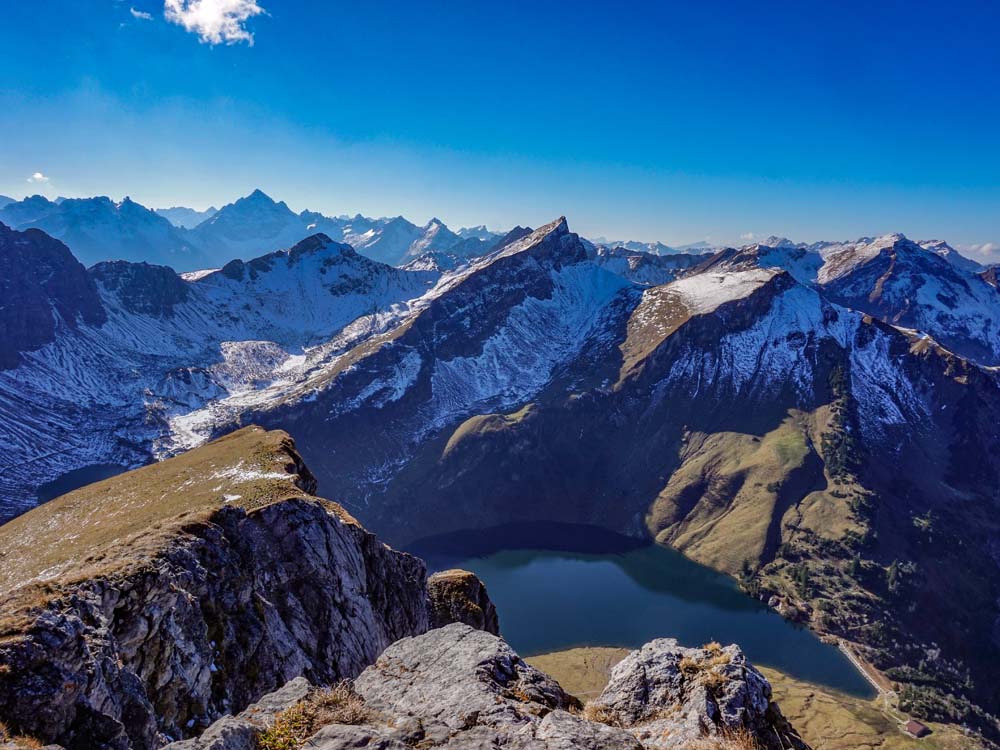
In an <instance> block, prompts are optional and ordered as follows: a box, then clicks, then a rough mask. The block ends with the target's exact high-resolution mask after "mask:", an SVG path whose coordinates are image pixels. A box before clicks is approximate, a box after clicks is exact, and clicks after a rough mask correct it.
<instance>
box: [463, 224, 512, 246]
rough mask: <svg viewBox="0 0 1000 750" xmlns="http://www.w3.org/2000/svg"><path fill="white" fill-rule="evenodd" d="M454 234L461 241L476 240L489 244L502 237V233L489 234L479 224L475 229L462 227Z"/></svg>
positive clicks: (488, 231)
mask: <svg viewBox="0 0 1000 750" xmlns="http://www.w3.org/2000/svg"><path fill="white" fill-rule="evenodd" d="M455 234H457V235H458V236H459V237H460V238H461V239H463V240H468V239H476V240H482V241H483V242H487V243H489V244H494V243H495V242H496V241H497V240H499V239H500V238H501V237H503V233H502V232H491V231H490V230H489V229H487V228H486V226H485V225H483V224H480V225H479V226H477V227H462V228H461V229H459V230H458V231H457V232H455Z"/></svg>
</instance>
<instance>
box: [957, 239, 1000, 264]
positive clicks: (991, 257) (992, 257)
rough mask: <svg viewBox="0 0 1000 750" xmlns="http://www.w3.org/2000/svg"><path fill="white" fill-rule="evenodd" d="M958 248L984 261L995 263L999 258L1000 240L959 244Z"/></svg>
mask: <svg viewBox="0 0 1000 750" xmlns="http://www.w3.org/2000/svg"><path fill="white" fill-rule="evenodd" d="M958 249H959V250H960V251H961V252H963V253H966V254H967V255H971V256H974V257H975V256H978V259H979V260H982V261H985V262H986V263H996V262H997V261H998V260H1000V242H981V243H979V244H975V245H959V246H958Z"/></svg>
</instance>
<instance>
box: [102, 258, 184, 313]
mask: <svg viewBox="0 0 1000 750" xmlns="http://www.w3.org/2000/svg"><path fill="white" fill-rule="evenodd" d="M89 273H90V275H91V276H92V277H93V278H95V279H96V280H97V281H98V282H99V283H100V284H101V286H103V287H104V288H105V289H107V290H108V291H109V292H111V293H113V294H114V295H115V296H117V297H118V299H119V300H121V303H122V307H124V308H125V309H126V310H128V311H129V312H132V313H139V314H141V315H155V316H164V315H165V316H170V315H173V312H174V305H179V304H180V303H182V302H184V300H186V299H187V298H188V288H187V286H186V285H185V283H184V280H183V279H182V278H181V277H180V276H178V275H177V274H176V273H174V271H173V269H171V268H168V267H167V266H154V265H151V264H149V263H129V262H128V261H125V260H114V261H107V262H105V263H98V264H97V265H96V266H94V267H93V268H91V269H90V271H89Z"/></svg>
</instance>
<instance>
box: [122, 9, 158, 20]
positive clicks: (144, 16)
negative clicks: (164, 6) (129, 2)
mask: <svg viewBox="0 0 1000 750" xmlns="http://www.w3.org/2000/svg"><path fill="white" fill-rule="evenodd" d="M128 12H129V13H131V14H132V18H138V19H139V20H140V21H152V20H153V14H152V13H147V12H146V11H144V10H136V9H135V8H129V9H128Z"/></svg>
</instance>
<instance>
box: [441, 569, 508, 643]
mask: <svg viewBox="0 0 1000 750" xmlns="http://www.w3.org/2000/svg"><path fill="white" fill-rule="evenodd" d="M427 594H428V596H429V597H430V602H431V610H430V618H431V627H433V628H440V627H443V626H445V625H448V624H449V623H452V622H461V623H465V624H466V625H469V626H471V627H473V628H475V629H476V630H485V631H486V632H487V633H493V635H499V634H500V621H499V618H498V617H497V608H496V607H495V606H494V605H493V602H492V601H491V600H490V596H489V594H488V593H487V592H486V587H485V586H484V585H483V582H482V581H480V580H479V577H478V576H476V575H475V574H474V573H470V572H469V571H467V570H443V571H441V572H439V573H435V574H434V575H432V576H431V577H430V578H429V579H427Z"/></svg>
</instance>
